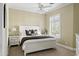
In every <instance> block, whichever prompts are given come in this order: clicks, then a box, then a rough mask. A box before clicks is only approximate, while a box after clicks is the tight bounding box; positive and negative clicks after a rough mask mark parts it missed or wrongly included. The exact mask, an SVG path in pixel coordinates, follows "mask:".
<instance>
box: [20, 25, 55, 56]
mask: <svg viewBox="0 0 79 59" xmlns="http://www.w3.org/2000/svg"><path fill="white" fill-rule="evenodd" d="M26 27H28V26H21V27H20V32H21V33H23V31H24V30H25V29H26ZM31 28H32V29H33V28H34V29H35V28H37V29H38V28H39V27H37V26H31ZM38 30H39V29H38ZM22 35H24V34H22ZM21 39H22V37H21ZM55 47H56V39H55V38H47V39H39V40H38V39H34V40H27V41H25V42H24V43H23V45H22V50H23V51H24V55H25V56H26V55H27V53H31V52H35V51H40V50H44V49H49V48H55Z"/></svg>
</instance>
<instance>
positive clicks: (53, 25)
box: [50, 14, 61, 37]
mask: <svg viewBox="0 0 79 59" xmlns="http://www.w3.org/2000/svg"><path fill="white" fill-rule="evenodd" d="M60 30H61V27H60V15H59V14H57V15H54V16H52V17H50V34H51V35H55V36H56V37H60Z"/></svg>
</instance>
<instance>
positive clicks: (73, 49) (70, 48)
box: [56, 43, 76, 51]
mask: <svg viewBox="0 0 79 59" xmlns="http://www.w3.org/2000/svg"><path fill="white" fill-rule="evenodd" d="M56 45H59V46H61V47H64V48H66V49H69V50H72V51H76V48H72V47H69V46H66V45H63V44H60V43H56Z"/></svg>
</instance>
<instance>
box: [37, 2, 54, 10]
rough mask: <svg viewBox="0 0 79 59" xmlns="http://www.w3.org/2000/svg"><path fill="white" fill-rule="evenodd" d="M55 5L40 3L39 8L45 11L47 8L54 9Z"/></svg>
mask: <svg viewBox="0 0 79 59" xmlns="http://www.w3.org/2000/svg"><path fill="white" fill-rule="evenodd" d="M53 4H54V3H38V8H39V9H40V10H41V11H43V10H44V9H45V8H49V7H52V5H53Z"/></svg>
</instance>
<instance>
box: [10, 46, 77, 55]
mask: <svg viewBox="0 0 79 59" xmlns="http://www.w3.org/2000/svg"><path fill="white" fill-rule="evenodd" d="M9 56H23V51H22V49H21V47H20V46H12V47H10V48H9ZM27 56H75V51H71V50H68V49H65V48H63V47H60V46H57V47H56V49H47V50H43V51H38V52H34V53H29V54H27Z"/></svg>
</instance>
